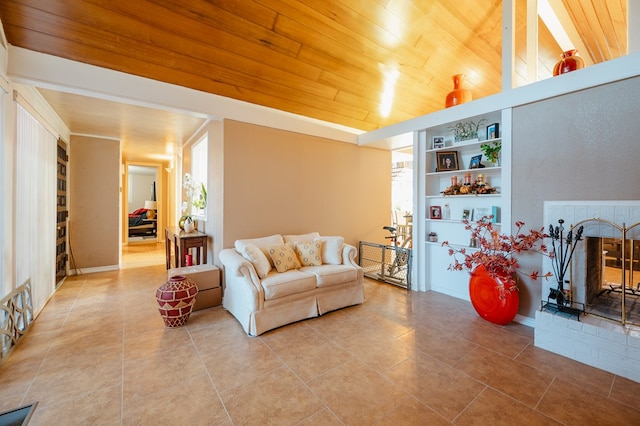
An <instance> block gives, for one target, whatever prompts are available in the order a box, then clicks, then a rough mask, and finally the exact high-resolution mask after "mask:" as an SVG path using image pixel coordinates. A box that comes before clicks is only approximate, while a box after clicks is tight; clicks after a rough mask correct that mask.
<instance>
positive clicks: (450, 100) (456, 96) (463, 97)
mask: <svg viewBox="0 0 640 426" xmlns="http://www.w3.org/2000/svg"><path fill="white" fill-rule="evenodd" d="M465 77H466V76H465V75H464V74H456V75H454V76H453V90H452V91H451V92H449V94H447V100H446V102H445V106H446V107H447V108H449V107H452V106H454V105H460V104H463V103H465V102H471V101H472V100H473V95H472V94H471V90H468V89H465V88H464V87H462V86H463V84H464V79H465Z"/></svg>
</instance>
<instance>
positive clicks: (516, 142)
mask: <svg viewBox="0 0 640 426" xmlns="http://www.w3.org/2000/svg"><path fill="white" fill-rule="evenodd" d="M638 99H640V78H634V79H629V80H625V81H621V82H616V83H612V84H608V85H604V86H600V87H595V88H591V89H588V90H584V91H581V92H577V93H574V94H569V95H565V96H560V97H557V98H554V99H550V100H546V101H541V102H536V103H533V104H530V105H526V106H522V107H519V108H515V109H514V111H513V157H512V158H513V161H512V166H513V173H512V185H513V187H512V190H513V193H512V203H513V206H512V217H513V220H514V221H515V220H522V221H524V222H525V223H526V224H527V226H528V227H532V228H534V227H535V228H537V227H541V226H544V227H545V229H546V228H548V226H549V224H548V223H547V224H543V223H542V221H543V202H544V201H545V200H638V199H640V186H638V184H637V182H638V181H639V180H640V167H638V161H639V160H640V143H638V135H640V119H638V117H639V116H640V115H639V113H640V104H639V103H638ZM568 225H570V224H568ZM521 264H522V265H523V267H524V270H534V269H535V270H540V269H541V267H542V266H541V264H542V259H541V257H540V256H537V255H536V256H528V257H527V258H525V259H524V260H522V261H521ZM544 272H546V271H544ZM521 284H522V285H521V286H520V315H523V316H527V317H533V316H534V315H535V311H536V309H539V307H540V294H541V291H542V289H541V287H540V286H545V287H552V286H555V283H554V282H553V281H544V280H538V281H537V282H532V281H530V280H526V281H525V280H523V282H522V283H521Z"/></svg>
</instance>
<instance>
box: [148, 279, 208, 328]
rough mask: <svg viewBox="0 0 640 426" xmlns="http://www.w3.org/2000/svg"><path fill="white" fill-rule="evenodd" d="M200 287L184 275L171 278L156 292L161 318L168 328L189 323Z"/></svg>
mask: <svg viewBox="0 0 640 426" xmlns="http://www.w3.org/2000/svg"><path fill="white" fill-rule="evenodd" d="M196 294H198V286H197V285H196V284H195V283H193V282H192V281H191V280H189V279H188V278H187V277H185V276H184V275H176V276H174V277H171V278H170V279H169V281H167V282H166V283H164V284H162V285H161V286H160V288H159V289H158V290H157V291H156V299H157V300H158V305H160V308H159V309H158V311H160V316H162V320H163V321H164V325H165V326H167V327H181V326H183V325H185V324H186V323H187V320H188V319H189V315H191V310H192V309H193V304H194V303H196Z"/></svg>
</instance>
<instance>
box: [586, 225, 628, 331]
mask: <svg viewBox="0 0 640 426" xmlns="http://www.w3.org/2000/svg"><path fill="white" fill-rule="evenodd" d="M584 243H585V244H584V254H585V259H584V269H585V280H584V283H585V288H584V298H585V300H584V303H585V311H586V312H587V313H589V314H592V315H598V316H600V317H604V318H607V319H611V320H614V321H621V320H622V310H623V298H624V310H625V320H626V321H625V322H628V323H632V324H640V240H630V239H625V240H623V239H622V238H603V237H586V238H585V241H584ZM623 244H624V247H623ZM623 256H624V257H623ZM576 261H579V259H576ZM578 293H579V294H580V293H581V292H580V291H579V289H578Z"/></svg>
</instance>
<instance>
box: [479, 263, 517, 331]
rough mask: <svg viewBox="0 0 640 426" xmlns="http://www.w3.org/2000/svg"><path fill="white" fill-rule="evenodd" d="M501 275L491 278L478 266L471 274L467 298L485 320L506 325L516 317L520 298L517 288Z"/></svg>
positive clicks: (482, 267)
mask: <svg viewBox="0 0 640 426" xmlns="http://www.w3.org/2000/svg"><path fill="white" fill-rule="evenodd" d="M507 278H508V277H507V275H506V274H503V275H502V278H501V277H500V275H499V274H498V275H496V276H495V277H493V276H492V275H491V274H489V273H488V272H487V270H486V269H485V267H484V266H482V265H480V266H478V267H477V268H476V269H474V270H473V272H472V273H471V279H470V280H469V296H470V297H471V304H472V305H473V308H474V309H475V310H476V312H477V313H478V315H480V316H481V317H482V318H484V319H485V320H487V321H489V322H492V323H494V324H500V325H507V324H509V323H510V322H511V321H513V319H514V318H515V317H516V314H517V313H518V305H519V303H520V298H519V296H518V287H517V286H516V285H514V284H511V283H510V282H509V280H507Z"/></svg>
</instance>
